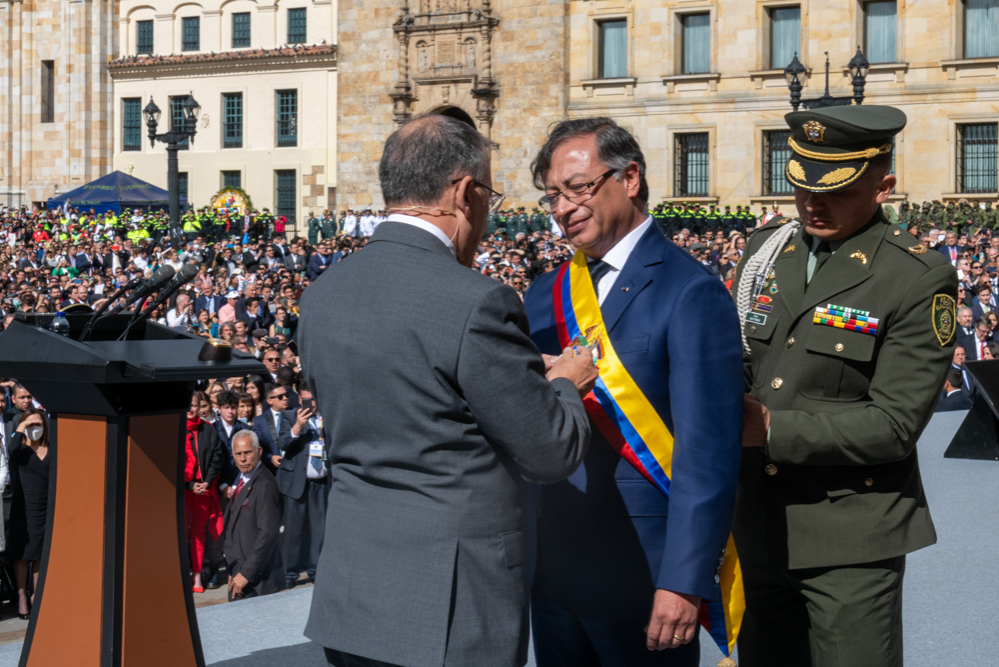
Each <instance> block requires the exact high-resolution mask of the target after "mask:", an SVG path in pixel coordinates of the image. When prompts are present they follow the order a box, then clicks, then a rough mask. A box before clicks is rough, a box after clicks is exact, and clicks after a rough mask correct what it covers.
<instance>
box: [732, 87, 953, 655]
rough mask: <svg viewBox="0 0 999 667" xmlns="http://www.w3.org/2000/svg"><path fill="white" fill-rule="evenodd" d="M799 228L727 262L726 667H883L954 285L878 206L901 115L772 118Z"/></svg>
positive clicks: (920, 504)
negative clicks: (734, 474)
mask: <svg viewBox="0 0 999 667" xmlns="http://www.w3.org/2000/svg"><path fill="white" fill-rule="evenodd" d="M785 119H786V121H787V123H788V125H789V126H790V128H791V132H792V138H791V141H790V144H789V145H790V148H791V152H790V156H789V158H788V160H787V163H786V165H785V177H786V178H787V180H788V181H789V182H790V183H791V185H792V186H794V188H795V203H796V205H797V209H798V211H799V212H800V214H801V216H802V217H801V218H800V222H799V221H797V220H795V221H791V220H788V219H779V220H774V221H772V222H770V223H769V224H767V225H765V226H763V227H762V228H761V229H760V230H758V231H757V233H755V234H754V235H753V236H752V238H751V239H750V241H749V244H748V247H747V248H746V253H745V255H744V256H743V259H742V261H741V262H740V264H739V267H738V275H737V278H736V285H735V287H734V289H735V293H736V295H737V306H738V310H739V313H740V320H741V322H742V327H743V336H744V348H745V351H744V355H745V356H744V362H745V382H746V391H747V392H748V393H747V397H746V405H745V408H746V417H745V423H746V428H745V432H744V435H743V462H742V472H741V475H740V481H739V492H738V499H737V502H736V512H735V519H734V527H733V533H734V536H735V541H736V545H737V548H738V551H739V555H740V560H741V564H742V575H743V579H744V582H745V591H746V604H747V609H746V616H745V619H744V621H743V625H742V633H741V635H740V637H739V658H740V660H739V664H740V665H741V666H742V667H757V666H760V665H765V666H767V667H770V666H773V665H794V666H795V667H797V666H800V665H806V666H811V667H889V666H891V667H901V665H902V621H901V619H902V609H901V605H902V577H903V573H904V572H905V555H906V554H908V553H910V552H912V551H915V550H917V549H921V548H923V547H926V546H929V545H931V544H933V543H934V542H936V533H935V532H934V528H933V522H932V521H931V519H930V514H929V510H928V508H927V503H926V496H925V495H924V493H923V488H922V483H921V481H920V476H919V465H918V460H917V458H916V441H917V440H918V439H919V436H920V433H921V432H922V430H923V428H924V427H925V425H926V422H927V421H928V420H929V418H930V413H931V412H932V411H933V408H934V405H935V403H936V401H937V397H938V396H939V395H940V390H941V387H942V386H943V382H944V377H945V375H946V374H947V370H948V368H949V366H950V360H951V357H952V353H953V348H954V339H955V332H956V327H957V323H956V312H955V306H956V297H957V274H956V272H955V270H954V269H953V268H952V267H951V266H950V265H949V264H948V263H947V260H946V258H945V257H944V256H943V255H942V254H941V253H938V252H927V251H926V249H925V248H924V247H923V246H921V245H919V244H918V243H916V242H915V241H914V239H913V238H912V237H911V236H910V235H908V234H905V233H903V232H902V230H900V229H899V228H898V227H897V226H895V225H889V224H887V221H886V219H885V216H884V212H883V210H882V207H881V205H882V204H883V203H884V202H885V201H886V200H887V199H888V196H889V195H890V194H891V192H892V189H893V188H894V186H895V182H896V181H895V177H894V176H892V175H891V174H890V171H889V170H890V169H891V151H892V137H893V136H895V135H896V134H897V133H898V132H900V131H901V130H902V128H903V127H904V126H905V121H906V118H905V114H904V113H902V112H901V111H899V110H898V109H895V108H892V107H884V106H867V105H864V106H857V105H853V106H842V107H833V108H826V109H817V110H814V111H800V112H795V113H791V114H788V115H787V116H786V117H785Z"/></svg>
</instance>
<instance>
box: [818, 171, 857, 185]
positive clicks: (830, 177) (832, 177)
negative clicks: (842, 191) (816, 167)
mask: <svg viewBox="0 0 999 667" xmlns="http://www.w3.org/2000/svg"><path fill="white" fill-rule="evenodd" d="M856 173H857V170H856V169H854V168H853V167H843V168H842V169H837V170H835V171H830V172H829V173H828V174H826V175H825V176H823V177H822V178H820V179H819V184H820V185H836V184H837V183H842V182H843V181H845V180H846V179H848V178H850V177H851V176H853V175H854V174H856Z"/></svg>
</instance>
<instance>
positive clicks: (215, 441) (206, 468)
mask: <svg viewBox="0 0 999 667" xmlns="http://www.w3.org/2000/svg"><path fill="white" fill-rule="evenodd" d="M195 432H196V433H197V437H198V449H197V452H198V468H199V469H200V471H201V481H202V482H208V486H211V485H213V484H214V483H215V481H216V480H217V479H219V475H221V474H222V471H223V469H224V468H225V459H226V450H225V448H224V447H223V446H222V441H221V440H220V439H219V434H218V432H217V431H216V430H215V425H214V424H212V423H210V422H206V421H202V422H201V423H200V424H198V427H197V429H195ZM196 480H197V478H195V480H192V481H190V482H186V486H187V488H189V489H191V488H194V483H195V481H196Z"/></svg>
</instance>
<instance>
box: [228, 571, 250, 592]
mask: <svg viewBox="0 0 999 667" xmlns="http://www.w3.org/2000/svg"><path fill="white" fill-rule="evenodd" d="M249 583H250V581H249V580H248V579H247V578H246V577H244V576H243V573H242V572H237V573H236V576H234V577H229V593H230V594H231V595H232V596H233V597H234V598H238V597H243V589H244V588H246V585H247V584H249Z"/></svg>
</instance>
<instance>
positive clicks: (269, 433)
mask: <svg viewBox="0 0 999 667" xmlns="http://www.w3.org/2000/svg"><path fill="white" fill-rule="evenodd" d="M275 354H276V353H275ZM266 394H267V395H266V397H265V398H266V399H267V407H266V408H264V411H263V412H261V413H260V415H259V416H258V417H255V418H254V420H253V432H254V433H256V434H257V438H258V439H259V440H260V444H261V446H262V447H263V448H264V463H266V464H267V466H268V467H269V468H273V469H276V468H277V467H278V466H279V465H281V448H280V446H279V445H280V442H281V438H282V436H284V435H285V434H287V432H288V431H290V430H291V425H292V424H294V423H295V413H294V412H292V411H291V410H289V409H288V390H287V389H286V388H285V387H282V386H281V385H279V384H268V385H267V387H266Z"/></svg>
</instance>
